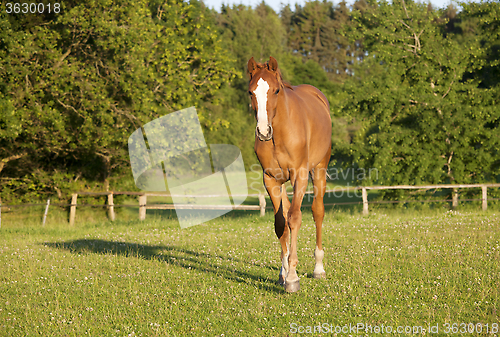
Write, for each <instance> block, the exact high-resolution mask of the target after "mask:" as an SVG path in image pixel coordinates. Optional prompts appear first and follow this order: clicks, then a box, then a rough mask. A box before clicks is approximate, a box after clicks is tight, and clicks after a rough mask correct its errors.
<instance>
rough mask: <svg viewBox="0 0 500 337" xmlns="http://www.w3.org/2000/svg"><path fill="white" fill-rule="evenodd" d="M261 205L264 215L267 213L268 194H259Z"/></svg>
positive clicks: (261, 213) (261, 214) (261, 211)
mask: <svg viewBox="0 0 500 337" xmlns="http://www.w3.org/2000/svg"><path fill="white" fill-rule="evenodd" d="M259 207H260V216H264V215H265V214H266V196H265V195H264V194H262V193H260V194H259Z"/></svg>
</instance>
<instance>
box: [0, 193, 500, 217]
mask: <svg viewBox="0 0 500 337" xmlns="http://www.w3.org/2000/svg"><path fill="white" fill-rule="evenodd" d="M495 187H500V184H468V185H462V184H458V185H425V186H411V185H398V186H357V187H349V186H348V187H341V186H338V187H335V188H333V189H330V190H327V191H326V193H334V194H335V193H338V192H342V193H344V192H350V191H359V190H361V198H362V201H356V202H342V203H332V204H325V206H328V205H348V204H363V214H364V215H368V213H369V209H368V205H369V204H370V203H371V204H377V203H408V202H449V201H451V202H452V207H454V208H455V207H457V206H458V201H459V200H458V189H466V188H481V190H482V197H481V199H463V200H461V201H481V202H482V209H483V210H486V209H487V208H488V197H487V195H488V194H487V189H488V188H495ZM396 189H411V190H429V189H453V193H452V199H451V200H446V199H445V200H420V201H414V200H403V201H401V200H398V201H370V202H369V201H368V191H369V190H396ZM313 193H314V192H313V191H307V192H306V194H313ZM288 194H289V195H292V194H293V193H292V192H289V193H288ZM78 195H86V196H104V195H105V196H107V203H106V205H91V204H80V205H78V203H77V201H78ZM115 195H137V196H138V206H137V205H115V204H114V198H113V197H114V196H115ZM148 196H164V197H176V196H177V197H197V198H199V197H205V198H214V197H222V195H171V194H169V193H154V192H78V193H74V194H72V196H71V204H52V205H53V206H62V207H69V208H70V212H69V223H70V225H74V224H75V218H76V207H77V206H103V207H106V208H107V211H108V217H109V219H110V220H111V221H114V220H115V207H139V219H140V220H145V219H146V210H148V209H212V210H213V209H227V210H233V209H234V210H258V211H260V215H261V216H264V215H265V210H266V208H272V206H267V205H266V198H265V195H264V194H262V193H260V194H248V195H239V194H235V195H232V197H242V196H243V197H244V196H248V197H257V198H258V200H259V204H258V205H239V206H235V207H233V206H230V205H190V204H185V205H173V204H150V205H148V204H147V198H148ZM490 200H499V199H490ZM49 205H50V199H49V200H47V204H24V205H3V206H2V203H1V200H0V226H1V223H2V207H23V206H46V208H45V213H44V216H43V224H45V219H46V217H47V213H48V210H49ZM304 207H307V206H306V205H304Z"/></svg>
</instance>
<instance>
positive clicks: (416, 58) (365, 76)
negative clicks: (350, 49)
mask: <svg viewBox="0 0 500 337" xmlns="http://www.w3.org/2000/svg"><path fill="white" fill-rule="evenodd" d="M354 20H355V22H356V25H355V26H354V27H352V29H351V30H350V31H348V32H347V33H348V34H352V36H353V39H356V38H360V37H363V41H364V42H363V43H364V46H365V48H366V49H367V51H368V55H367V56H366V57H365V58H364V61H363V62H362V64H361V65H360V67H359V68H357V69H356V70H355V73H356V74H357V75H356V76H357V77H358V78H356V79H353V81H350V82H349V83H347V85H346V90H347V92H348V95H349V98H348V103H347V104H346V106H345V110H344V112H347V113H348V115H349V117H350V118H351V120H353V119H356V120H358V121H361V128H360V130H359V131H358V132H357V134H356V136H355V138H354V140H353V143H352V144H351V145H350V146H347V147H345V148H344V152H343V155H344V156H346V157H349V158H350V160H352V161H353V162H354V163H356V165H358V166H359V167H362V168H365V169H368V168H376V169H378V170H379V174H378V181H373V180H372V181H370V180H368V181H366V182H364V183H366V184H371V183H375V182H376V183H380V184H388V185H395V184H422V183H431V184H436V183H472V182H485V181H490V180H493V179H494V177H495V176H496V175H498V173H499V169H498V148H499V146H500V138H499V137H498V131H499V129H498V125H497V126H496V127H492V125H495V124H494V123H495V121H498V119H499V117H500V116H499V113H500V112H499V111H498V109H496V105H497V104H498V103H497V100H498V98H495V97H494V96H492V95H491V91H489V90H485V89H481V88H478V85H479V81H478V80H477V79H473V78H472V79H471V78H468V77H467V74H468V73H469V72H470V71H471V70H472V71H474V70H477V69H478V67H480V64H479V65H478V63H477V62H476V56H477V54H476V52H475V51H474V50H475V49H476V48H478V47H479V44H478V43H477V41H476V42H474V41H467V43H466V44H465V43H464V44H460V43H459V42H457V40H456V39H453V38H451V37H450V36H446V34H445V27H444V26H443V25H442V24H439V23H438V21H439V20H440V17H439V13H438V12H436V11H428V8H427V6H426V5H421V4H418V3H415V2H408V3H405V1H403V0H400V1H394V2H393V4H388V3H385V2H380V3H379V6H378V8H377V9H376V10H375V11H373V12H370V13H365V14H364V15H359V12H354Z"/></svg>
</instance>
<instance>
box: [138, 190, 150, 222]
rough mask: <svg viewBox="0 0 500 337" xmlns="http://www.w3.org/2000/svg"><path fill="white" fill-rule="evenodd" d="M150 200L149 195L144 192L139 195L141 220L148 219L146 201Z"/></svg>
mask: <svg viewBox="0 0 500 337" xmlns="http://www.w3.org/2000/svg"><path fill="white" fill-rule="evenodd" d="M147 201H148V197H147V195H145V194H143V195H140V196H139V220H141V221H143V220H145V219H146V203H147Z"/></svg>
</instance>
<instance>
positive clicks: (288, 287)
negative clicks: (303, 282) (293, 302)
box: [285, 280, 300, 293]
mask: <svg viewBox="0 0 500 337" xmlns="http://www.w3.org/2000/svg"><path fill="white" fill-rule="evenodd" d="M299 289H300V283H299V280H297V281H295V282H286V283H285V291H286V292H287V293H294V292H297V291H299Z"/></svg>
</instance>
